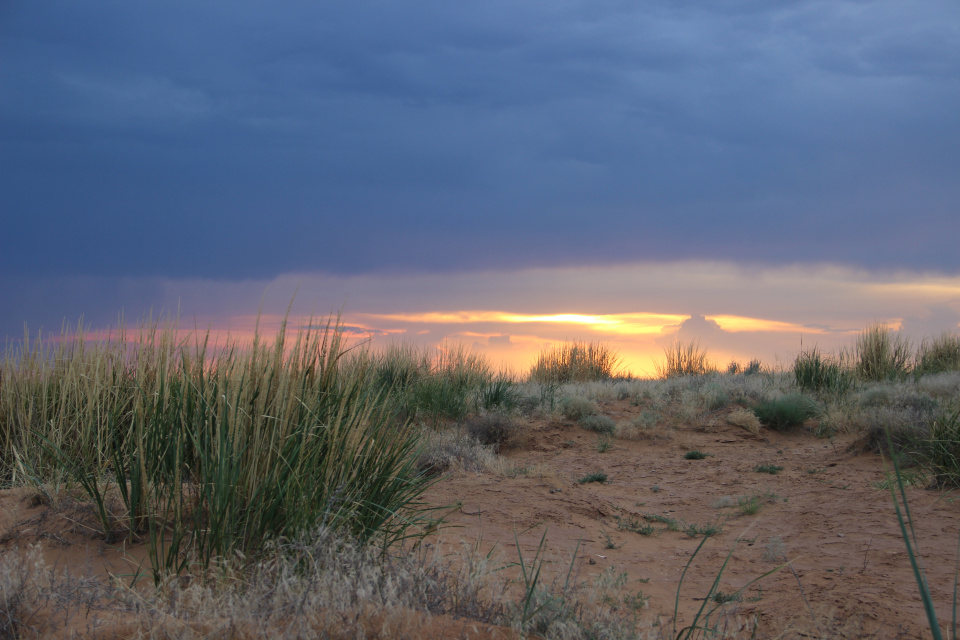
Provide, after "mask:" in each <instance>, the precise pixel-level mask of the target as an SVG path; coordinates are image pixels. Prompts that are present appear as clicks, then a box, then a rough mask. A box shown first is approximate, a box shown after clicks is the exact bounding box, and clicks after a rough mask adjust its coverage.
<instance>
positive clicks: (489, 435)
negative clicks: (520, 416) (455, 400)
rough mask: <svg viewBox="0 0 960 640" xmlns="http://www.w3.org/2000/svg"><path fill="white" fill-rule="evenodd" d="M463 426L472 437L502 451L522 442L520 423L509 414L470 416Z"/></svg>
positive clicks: (497, 450) (495, 449)
mask: <svg viewBox="0 0 960 640" xmlns="http://www.w3.org/2000/svg"><path fill="white" fill-rule="evenodd" d="M463 427H464V429H465V430H466V432H467V433H468V434H470V436H471V437H473V438H475V439H476V440H477V442H479V443H480V444H484V445H490V446H492V447H493V450H494V451H496V452H498V453H499V452H500V451H502V450H504V449H508V448H511V447H514V446H517V445H518V444H519V443H520V436H521V429H520V423H518V422H517V421H516V420H514V419H513V418H512V417H510V416H509V415H507V414H503V413H488V414H483V415H474V416H471V417H470V418H468V419H467V420H466V421H465V422H464V423H463Z"/></svg>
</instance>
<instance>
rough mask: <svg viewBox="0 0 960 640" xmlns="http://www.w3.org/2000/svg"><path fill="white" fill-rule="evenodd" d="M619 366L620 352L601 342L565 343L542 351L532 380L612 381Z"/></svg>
mask: <svg viewBox="0 0 960 640" xmlns="http://www.w3.org/2000/svg"><path fill="white" fill-rule="evenodd" d="M619 367H620V355H619V353H618V352H617V351H616V349H613V348H612V347H610V346H608V345H606V344H604V343H602V342H579V341H574V342H566V343H564V344H562V345H559V346H557V347H554V348H552V349H545V350H543V351H541V352H540V355H539V356H537V360H536V362H535V363H534V364H533V366H532V367H531V368H530V379H531V380H532V381H533V382H539V383H541V384H551V383H552V384H565V383H567V382H591V381H594V380H609V379H611V378H613V377H615V376H616V375H617V373H618V370H619Z"/></svg>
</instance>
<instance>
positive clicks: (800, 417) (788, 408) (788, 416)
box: [753, 393, 821, 431]
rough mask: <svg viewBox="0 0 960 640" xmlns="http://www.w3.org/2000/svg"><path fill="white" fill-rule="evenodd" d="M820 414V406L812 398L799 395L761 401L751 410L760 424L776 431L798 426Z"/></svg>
mask: <svg viewBox="0 0 960 640" xmlns="http://www.w3.org/2000/svg"><path fill="white" fill-rule="evenodd" d="M820 412H821V411H820V406H819V405H818V404H817V403H816V402H815V401H814V400H813V399H812V398H809V397H807V396H805V395H803V394H799V393H794V394H790V395H787V396H783V397H780V398H776V399H773V400H763V401H761V402H760V403H759V404H757V406H756V407H754V408H753V413H754V415H756V416H757V419H758V420H760V423H761V424H763V425H764V426H766V427H769V428H771V429H776V430H777V431H785V430H786V429H789V428H791V427H795V426H799V425H801V424H803V423H804V422H806V421H807V420H809V419H810V418H813V417H815V416H817V415H819V414H820Z"/></svg>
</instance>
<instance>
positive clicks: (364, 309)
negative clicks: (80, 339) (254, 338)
mask: <svg viewBox="0 0 960 640" xmlns="http://www.w3.org/2000/svg"><path fill="white" fill-rule="evenodd" d="M958 113H960V5H958V4H957V3H956V2H952V1H946V0H944V1H935V0H917V1H916V2H910V3H905V2H902V1H900V0H876V1H873V0H858V1H844V0H830V1H820V0H789V1H782V2H774V3H770V2H758V1H756V0H703V1H696V0H680V1H676V0H673V1H670V2H666V1H656V0H652V1H650V2H642V3H638V2H619V1H614V0H611V1H606V0H590V1H587V2H574V1H565V0H530V1H525V2H514V1H511V2H501V1H498V0H484V1H482V2H472V1H463V2H449V1H420V0H410V1H408V2H402V3H401V2H365V1H357V2H351V3H327V2H317V1H315V0H314V1H311V2H306V1H301V0H290V1H280V2H271V3H266V2H257V1H252V0H231V2H224V1H220V0H209V1H206V0H204V1H200V2H197V1H196V0H192V1H190V2H186V1H179V0H173V1H171V2H165V3H148V2H142V1H136V0H134V1H131V0H126V1H123V2H121V1H119V0H110V1H107V0H87V1H85V2H82V3H80V2H76V3H55V2H50V1H46V0H5V1H4V2H0V216H2V221H3V225H2V229H3V231H2V236H0V238H2V239H0V292H2V299H3V303H2V305H0V337H2V336H5V337H6V338H7V340H17V339H19V337H20V336H22V335H23V333H24V326H25V325H26V327H27V330H29V331H31V332H37V331H59V329H60V327H61V325H62V323H63V322H67V323H71V324H74V325H75V324H76V323H78V322H82V323H84V324H85V325H87V326H88V327H90V328H91V329H94V330H96V329H100V328H104V327H109V326H111V325H113V326H115V325H116V324H117V323H118V321H119V320H118V318H119V317H120V315H121V314H122V315H123V317H124V318H125V320H126V321H127V322H128V323H132V322H136V321H138V320H139V319H141V318H143V317H145V316H147V315H150V314H153V315H160V314H173V315H178V316H179V318H180V321H181V324H187V325H191V326H197V327H201V328H207V327H213V328H214V329H216V330H225V331H231V332H233V333H234V334H236V335H241V334H243V333H244V332H249V331H251V330H252V327H253V323H254V320H252V319H254V318H256V316H257V314H258V313H259V314H260V318H261V326H262V327H266V328H270V327H275V326H276V324H277V323H279V321H280V319H282V318H283V316H284V314H285V313H286V312H287V309H288V308H289V309H290V314H291V317H292V318H295V321H296V322H300V321H301V320H302V318H303V317H304V316H305V315H308V314H315V315H318V316H322V315H325V314H329V313H338V312H339V313H342V318H343V321H344V323H345V324H346V325H347V326H348V327H349V330H350V331H351V332H352V334H351V335H355V336H356V337H357V338H358V339H361V338H364V339H370V340H372V341H373V343H374V344H380V343H385V342H388V341H412V342H416V343H418V344H424V345H431V346H435V345H441V344H446V343H450V342H460V343H463V344H465V345H467V346H470V347H472V348H475V349H478V350H481V351H484V352H485V353H487V354H488V355H489V356H490V357H491V358H492V359H493V360H494V361H496V362H503V363H505V364H506V365H509V366H511V367H518V368H521V369H522V368H523V366H525V364H524V363H527V362H529V361H530V360H531V359H532V358H533V357H534V356H535V355H536V353H537V352H538V351H539V350H540V349H542V348H544V347H548V346H549V345H551V344H555V343H556V342H557V341H563V340H571V339H583V340H601V341H607V342H610V343H612V344H614V345H615V346H616V347H617V348H619V349H621V351H622V353H623V355H624V360H625V366H626V367H627V368H628V369H629V370H631V371H634V372H637V373H642V372H649V371H651V369H652V363H653V361H654V360H655V358H656V356H657V354H658V353H662V348H663V346H665V345H669V344H670V343H672V341H674V340H677V339H699V340H700V341H701V344H702V345H703V346H706V347H707V348H708V349H709V350H710V352H711V353H712V354H714V356H715V357H716V358H717V359H720V360H726V359H734V358H739V359H749V358H751V357H760V358H762V359H764V360H766V361H769V362H774V361H782V362H789V361H790V360H791V358H792V357H793V356H794V355H795V353H796V352H797V350H798V349H800V348H801V347H802V346H804V345H810V344H818V345H822V346H824V347H826V348H839V346H841V345H843V344H845V343H846V342H849V340H850V339H851V337H852V336H854V335H855V334H856V332H857V331H858V330H860V329H862V328H864V327H865V326H866V325H867V324H870V323H872V322H877V321H879V322H886V323H889V324H890V326H892V327H895V328H898V329H902V330H903V331H904V332H905V333H906V334H908V335H909V336H910V337H912V338H913V339H914V340H915V341H917V342H919V341H920V340H921V339H922V338H923V337H924V336H927V335H934V334H936V333H939V332H941V331H957V330H958V327H960V325H958V322H960V255H958V251H957V246H958V240H960V180H958V179H957V177H958V176H960V117H957V114H958Z"/></svg>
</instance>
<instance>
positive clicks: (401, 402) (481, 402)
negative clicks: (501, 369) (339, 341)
mask: <svg viewBox="0 0 960 640" xmlns="http://www.w3.org/2000/svg"><path fill="white" fill-rule="evenodd" d="M350 368H351V369H358V370H361V371H363V370H367V371H368V372H369V373H368V375H369V376H370V377H371V379H372V380H373V382H374V384H375V385H376V386H377V387H378V388H379V389H380V390H381V391H382V392H383V393H384V394H388V395H389V396H390V398H391V404H392V406H393V407H394V411H395V413H396V415H397V417H398V418H399V419H400V420H401V421H403V420H407V419H409V420H413V421H415V422H420V423H424V424H427V425H429V426H433V427H436V426H439V424H440V422H441V421H442V420H444V419H447V420H462V419H463V418H464V417H465V416H466V415H467V414H468V413H469V412H470V411H471V410H475V409H477V408H478V406H483V408H486V409H494V408H501V409H503V408H509V405H510V403H511V402H513V401H514V400H515V396H516V394H515V392H514V391H513V389H512V381H510V380H509V379H508V378H506V377H505V376H503V375H501V376H498V377H494V375H493V372H492V370H491V368H490V365H489V364H488V362H487V360H486V359H485V358H484V357H483V355H482V354H477V353H473V352H471V351H469V350H467V349H465V348H464V347H462V346H460V345H443V346H441V347H440V348H439V349H437V350H433V349H429V348H421V347H416V346H411V345H403V344H396V345H391V346H389V347H387V348H386V349H384V350H383V351H380V352H377V353H372V352H364V353H361V354H359V355H358V356H357V357H356V358H355V359H354V360H353V362H352V363H351V367H350Z"/></svg>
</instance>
